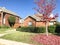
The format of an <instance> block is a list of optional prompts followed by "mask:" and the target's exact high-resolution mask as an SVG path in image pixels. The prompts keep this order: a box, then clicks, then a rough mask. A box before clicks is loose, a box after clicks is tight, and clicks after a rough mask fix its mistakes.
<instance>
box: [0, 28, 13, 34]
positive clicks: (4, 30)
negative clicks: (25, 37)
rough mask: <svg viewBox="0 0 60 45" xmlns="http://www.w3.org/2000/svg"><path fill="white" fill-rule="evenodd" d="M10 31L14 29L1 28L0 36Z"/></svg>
mask: <svg viewBox="0 0 60 45" xmlns="http://www.w3.org/2000/svg"><path fill="white" fill-rule="evenodd" d="M8 30H12V28H0V34H2V33H6V31H8Z"/></svg>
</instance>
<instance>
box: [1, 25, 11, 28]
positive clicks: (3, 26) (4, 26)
mask: <svg viewBox="0 0 60 45" xmlns="http://www.w3.org/2000/svg"><path fill="white" fill-rule="evenodd" d="M0 28H10V27H9V26H6V25H2V26H0Z"/></svg>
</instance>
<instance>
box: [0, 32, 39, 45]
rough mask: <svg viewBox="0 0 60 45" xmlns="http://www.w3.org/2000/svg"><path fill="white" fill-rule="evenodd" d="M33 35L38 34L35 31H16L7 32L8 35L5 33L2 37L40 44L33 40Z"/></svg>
mask: <svg viewBox="0 0 60 45" xmlns="http://www.w3.org/2000/svg"><path fill="white" fill-rule="evenodd" d="M33 35H36V34H35V33H28V32H18V31H15V32H14V33H11V34H7V35H5V36H3V37H1V38H4V39H8V40H14V41H19V42H23V43H29V44H35V45H40V44H38V43H37V42H34V41H33V40H31V38H32V36H33Z"/></svg>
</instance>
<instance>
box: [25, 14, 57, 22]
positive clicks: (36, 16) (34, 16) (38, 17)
mask: <svg viewBox="0 0 60 45" xmlns="http://www.w3.org/2000/svg"><path fill="white" fill-rule="evenodd" d="M41 16H43V15H42V14H38V15H37V14H35V15H32V16H27V17H26V18H25V19H27V18H28V17H31V18H33V19H35V20H36V21H44V20H43V19H42V17H41ZM40 17H41V18H40ZM51 21H56V19H52V20H51Z"/></svg>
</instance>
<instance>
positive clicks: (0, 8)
mask: <svg viewBox="0 0 60 45" xmlns="http://www.w3.org/2000/svg"><path fill="white" fill-rule="evenodd" d="M0 11H3V12H6V13H9V14H12V15H15V16H18V15H17V14H16V13H14V12H12V11H10V10H7V9H6V8H5V7H0ZM18 17H19V16H18Z"/></svg>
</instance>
